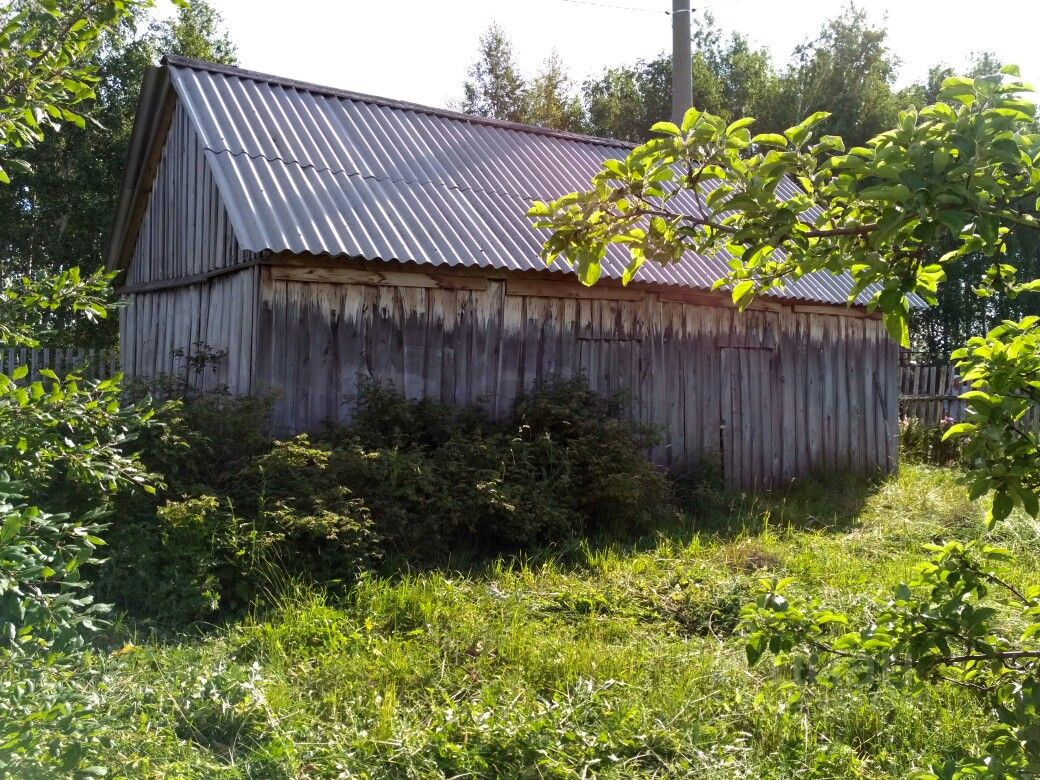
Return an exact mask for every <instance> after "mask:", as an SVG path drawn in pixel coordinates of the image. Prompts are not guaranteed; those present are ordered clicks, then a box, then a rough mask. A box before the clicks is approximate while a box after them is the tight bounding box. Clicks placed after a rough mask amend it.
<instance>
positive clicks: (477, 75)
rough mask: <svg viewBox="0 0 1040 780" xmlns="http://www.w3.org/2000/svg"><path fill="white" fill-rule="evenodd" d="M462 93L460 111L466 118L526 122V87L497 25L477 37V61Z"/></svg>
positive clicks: (510, 50) (508, 44) (502, 33)
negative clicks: (468, 116) (469, 116)
mask: <svg viewBox="0 0 1040 780" xmlns="http://www.w3.org/2000/svg"><path fill="white" fill-rule="evenodd" d="M462 91H463V99H462V110H463V111H465V112H466V113H467V114H473V115H475V116H483V117H488V118H490V119H505V120H508V121H510V122H524V121H526V120H527V114H528V112H527V85H526V83H525V82H524V78H523V76H521V75H520V71H519V69H518V68H517V65H516V62H515V60H514V57H513V45H512V44H511V43H510V42H509V39H508V38H507V37H506V34H505V32H503V30H502V28H501V27H499V26H498V25H497V24H493V25H492V26H491V27H489V28H488V30H487V32H485V33H484V34H483V35H482V36H481V38H480V48H479V55H478V59H477V61H476V62H475V63H473V65H472V66H471V67H470V69H469V79H468V80H467V81H466V83H465V84H463V87H462Z"/></svg>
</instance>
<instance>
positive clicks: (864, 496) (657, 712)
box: [96, 466, 1040, 778]
mask: <svg viewBox="0 0 1040 780" xmlns="http://www.w3.org/2000/svg"><path fill="white" fill-rule="evenodd" d="M825 487H826V489H825V490H820V489H819V488H813V487H806V488H804V489H801V490H798V491H795V492H791V493H788V494H785V495H777V496H772V497H768V498H737V499H735V500H734V503H733V505H732V506H731V507H730V508H729V509H726V510H723V508H722V507H721V506H720V505H716V506H714V507H713V508H710V509H709V511H708V512H707V513H706V514H705V515H698V514H696V513H695V514H694V515H693V516H692V517H687V518H686V519H685V521H684V522H680V523H675V524H672V525H670V526H666V527H664V528H662V529H660V531H659V532H657V533H651V534H648V535H647V536H645V537H644V538H643V539H642V540H640V541H637V542H634V543H626V544H601V545H593V544H582V543H579V544H575V545H572V546H570V547H568V548H566V549H564V550H562V551H561V554H560V555H558V556H553V555H551V554H550V555H542V556H537V555H534V556H531V557H529V558H526V559H524V558H515V557H514V558H508V559H506V558H498V559H494V560H493V561H491V562H489V563H488V564H486V565H485V566H483V567H471V568H470V569H468V570H467V571H466V572H465V573H462V572H459V571H454V570H451V569H435V570H429V571H424V572H413V573H410V574H408V573H398V574H397V575H396V576H392V577H391V576H378V575H364V576H362V577H361V578H360V580H359V581H358V582H357V584H356V585H355V586H354V587H353V588H351V589H349V590H348V591H344V592H341V593H339V594H330V593H328V592H327V591H325V590H323V589H319V588H315V587H313V586H312V585H306V584H303V583H301V582H299V581H294V580H290V579H284V578H283V579H278V580H276V581H274V582H272V583H271V590H272V593H273V594H275V598H274V601H273V603H272V605H271V606H269V607H265V608H256V609H254V610H252V611H251V612H250V614H249V615H247V616H246V617H244V618H243V619H241V620H240V621H237V622H235V623H232V624H230V625H225V626H224V627H222V628H213V629H209V630H205V629H201V628H196V629H195V630H194V631H193V632H190V633H187V634H182V635H180V636H178V637H176V638H171V637H169V636H166V637H165V638H164V639H163V640H162V641H156V640H155V639H153V638H150V636H149V633H148V631H147V628H146V627H144V626H142V625H141V624H139V623H138V624H135V623H129V622H128V623H125V624H122V625H119V626H117V627H116V628H115V629H114V630H113V631H112V634H111V637H110V640H109V641H110V643H111V647H112V648H113V650H115V652H116V654H117V655H116V656H113V655H107V654H104V655H99V656H97V658H96V663H97V664H98V673H99V674H100V675H102V676H103V677H104V679H105V681H106V691H105V697H104V698H105V700H106V702H107V703H106V706H107V708H108V712H109V714H110V715H111V716H112V717H113V718H116V719H118V720H119V721H121V722H124V723H129V724H133V728H132V729H129V730H128V731H126V732H125V733H123V734H121V735H120V736H119V738H118V739H117V740H116V743H115V744H114V745H113V748H112V753H111V755H112V757H113V761H114V763H115V765H116V767H115V768H117V769H118V770H120V771H122V772H124V773H125V774H126V775H128V776H133V777H199V778H201V777H206V778H210V777H218V778H260V777H263V778H336V777H371V778H384V777H415V778H426V777H592V776H599V777H705V778H735V777H747V778H791V777H813V778H848V777H869V778H881V777H891V778H904V777H908V776H911V775H912V773H913V771H914V770H915V769H919V768H924V767H926V766H927V765H928V764H929V763H930V762H932V761H935V760H937V759H942V758H944V757H955V756H957V755H959V754H961V753H962V752H965V751H968V752H970V751H971V750H973V749H974V748H975V747H976V746H975V745H974V740H975V739H976V737H977V735H979V734H980V733H981V732H982V724H984V723H985V722H986V717H987V716H986V713H985V712H983V711H982V708H981V707H980V705H979V704H978V703H977V702H976V701H975V700H974V699H973V697H972V696H971V695H970V694H968V693H965V691H964V690H963V689H958V688H955V687H953V686H950V687H948V688H946V687H939V688H936V689H934V690H930V691H927V692H925V693H924V694H923V695H922V696H915V695H912V694H911V693H910V692H902V693H900V692H897V691H894V690H893V689H882V690H878V691H874V692H872V691H869V690H856V689H849V690H847V691H830V692H820V693H819V694H817V695H807V696H806V697H805V698H803V699H802V700H801V701H799V702H788V700H787V697H786V694H785V693H784V692H783V691H782V690H780V689H779V685H780V684H781V683H782V682H783V680H782V678H781V677H780V676H779V675H777V674H775V673H774V672H772V671H770V670H769V669H768V668H756V669H755V670H753V671H752V670H749V669H748V668H747V666H746V663H745V661H744V657H743V652H744V651H743V646H742V641H741V638H740V637H739V636H737V635H735V633H734V630H735V627H736V625H737V619H738V613H739V609H740V607H741V605H742V604H743V603H745V602H746V600H747V597H748V593H749V592H750V590H751V589H752V587H753V586H754V583H755V581H756V580H757V579H758V578H760V577H763V576H771V575H786V576H793V577H796V578H797V580H798V581H799V582H800V583H801V587H802V588H804V589H806V590H807V591H808V592H811V593H813V594H814V595H816V596H818V597H819V598H820V599H821V600H823V601H826V602H827V603H830V604H834V605H835V606H836V607H839V608H845V609H849V610H852V611H853V612H854V611H855V610H857V609H862V608H864V607H865V606H866V605H869V604H870V603H871V602H872V600H874V599H875V598H876V597H877V595H878V594H879V593H881V592H883V591H884V590H886V589H887V588H888V587H890V586H891V585H892V584H894V583H896V582H898V581H901V580H902V579H903V578H905V577H906V576H907V574H908V572H909V570H910V569H911V568H912V567H913V566H914V565H916V563H917V562H918V560H919V553H918V550H919V545H920V544H922V543H924V542H928V541H931V540H933V539H935V538H938V537H939V536H942V537H949V536H954V537H957V536H964V537H970V536H972V535H973V534H975V533H976V530H977V523H978V522H979V515H980V510H979V507H978V506H976V505H975V504H974V503H972V502H970V501H968V500H967V499H966V497H965V495H964V493H963V491H962V489H961V488H960V487H959V486H958V485H957V484H956V481H955V479H954V476H953V475H952V474H951V473H950V472H948V471H944V470H939V469H935V468H932V467H925V466H908V467H905V468H904V469H903V471H902V473H901V475H900V476H899V477H898V478H894V479H892V480H891V481H888V482H886V483H884V484H881V485H879V486H876V487H875V488H873V489H868V488H863V487H862V486H860V487H857V486H853V485H849V484H845V485H844V486H843V485H841V484H839V483H835V484H831V485H827V486H825ZM1038 533H1040V531H1038V528H1037V527H1036V525H1035V524H1033V523H1031V522H1027V521H1025V520H1019V521H1015V522H1013V523H1011V524H1008V525H1007V526H1006V527H1005V528H1004V529H1003V530H1002V532H1001V538H1000V540H999V541H1000V543H1001V544H1003V545H1005V546H1008V547H1011V548H1012V549H1014V550H1015V552H1016V553H1017V556H1016V559H1015V560H1016V563H1015V568H1014V569H1013V570H1012V571H1010V572H1009V573H1008V574H1007V576H1008V577H1009V578H1011V579H1012V580H1013V581H1015V582H1017V583H1020V584H1021V583H1025V582H1035V581H1036V580H1037V572H1038V571H1040V567H1038V563H1040V561H1038V546H1037V541H1038V539H1037V537H1038ZM124 643H129V644H124ZM117 648H119V649H117Z"/></svg>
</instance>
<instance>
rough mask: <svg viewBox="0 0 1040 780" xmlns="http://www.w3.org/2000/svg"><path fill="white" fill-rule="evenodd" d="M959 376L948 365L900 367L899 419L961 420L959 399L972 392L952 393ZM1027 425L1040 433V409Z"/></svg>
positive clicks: (923, 364)
mask: <svg viewBox="0 0 1040 780" xmlns="http://www.w3.org/2000/svg"><path fill="white" fill-rule="evenodd" d="M956 379H957V372H956V371H955V370H954V367H953V366H952V365H950V364H948V363H941V364H927V363H908V364H905V365H901V366H900V367H899V416H900V417H903V418H908V417H911V418H917V419H918V420H920V421H921V422H923V423H926V424H929V425H938V424H939V422H940V421H941V420H942V419H943V417H946V416H947V415H949V416H951V417H953V418H955V419H958V420H959V419H962V418H963V416H964V406H965V404H964V402H963V401H957V400H956V397H957V396H958V395H960V394H961V393H963V392H964V391H966V390H968V389H970V388H969V387H968V386H967V385H962V386H961V387H960V388H957V389H953V390H951V388H953V386H954V383H955V381H956ZM1025 419H1026V422H1028V423H1029V425H1030V426H1032V427H1034V428H1037V429H1038V430H1040V409H1035V408H1034V409H1032V410H1031V411H1030V412H1029V413H1028V414H1027V415H1026V418H1025Z"/></svg>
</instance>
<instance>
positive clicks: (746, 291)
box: [732, 279, 755, 306]
mask: <svg viewBox="0 0 1040 780" xmlns="http://www.w3.org/2000/svg"><path fill="white" fill-rule="evenodd" d="M754 289H755V283H754V282H753V281H752V280H750V279H745V280H744V281H742V282H737V283H736V284H735V285H733V293H732V295H733V303H735V304H737V305H738V306H739V305H740V304H741V302H742V301H743V300H744V299H745V298H747V297H748V296H749V295H751V292H752V291H753V290H754Z"/></svg>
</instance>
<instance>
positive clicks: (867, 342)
mask: <svg viewBox="0 0 1040 780" xmlns="http://www.w3.org/2000/svg"><path fill="white" fill-rule="evenodd" d="M658 289H660V288H658ZM717 303H719V304H721V303H722V301H721V300H717ZM577 375H583V376H585V377H586V378H587V379H588V381H589V383H590V384H591V386H592V387H593V388H594V389H596V390H597V391H599V392H601V393H605V394H608V393H615V392H621V391H623V392H624V393H625V394H626V396H627V398H628V406H627V413H628V414H629V415H630V416H631V417H633V418H635V419H638V420H642V421H647V422H652V423H656V424H658V425H660V426H661V428H662V430H663V433H664V439H663V442H662V444H661V445H660V446H659V447H657V448H656V449H655V450H654V451H653V452H652V453H651V455H652V457H653V458H654V460H655V461H656V462H657V463H659V464H661V465H663V466H667V467H670V468H675V469H677V470H681V469H683V468H687V467H689V466H692V465H693V464H695V463H696V462H697V461H698V460H700V459H702V458H709V459H712V460H714V461H717V462H719V463H720V464H721V465H722V467H723V470H724V474H725V477H726V480H727V481H728V482H729V483H730V484H732V485H735V486H743V487H767V486H771V485H777V484H782V483H784V482H786V481H789V480H791V479H793V478H795V477H799V476H804V475H807V474H810V473H812V472H814V471H828V472H833V471H851V472H857V473H870V472H874V471H891V470H893V469H894V468H895V466H896V455H897V447H896V442H897V416H898V412H897V409H898V407H897V404H898V399H897V348H896V346H895V344H894V343H893V342H892V341H891V340H890V339H889V338H888V337H887V335H886V333H885V331H884V328H883V326H882V324H881V323H880V321H878V320H876V319H873V318H870V317H867V316H865V315H864V314H863V313H862V312H861V311H855V310H851V311H850V310H846V309H843V308H841V307H819V306H805V307H799V306H789V305H780V304H766V305H764V306H763V308H761V309H758V310H751V311H747V312H744V313H739V312H737V311H736V310H735V309H733V308H732V307H729V306H725V305H705V299H704V296H701V297H700V299H698V301H697V302H691V301H690V300H685V299H683V296H681V295H674V294H670V293H668V292H663V291H654V290H651V289H641V290H636V289H623V288H603V289H599V290H593V291H586V290H584V289H583V288H581V287H580V286H579V285H576V284H573V283H555V282H553V283H543V282H531V281H525V280H522V279H515V280H514V279H512V278H498V279H496V278H482V277H476V276H464V275H455V276H452V275H442V276H437V275H430V274H416V273H403V272H378V271H343V270H336V271H328V270H323V269H320V268H279V267H277V266H276V267H268V268H263V269H262V275H261V278H260V299H259V307H258V311H257V341H256V354H255V364H254V373H253V377H254V389H260V388H262V387H272V388H277V389H278V390H279V391H280V393H281V398H280V400H279V401H278V402H277V403H276V406H275V410H274V420H273V423H274V426H275V430H276V431H277V432H279V433H289V432H294V431H305V430H314V429H316V428H319V427H321V425H322V424H323V423H325V422H327V421H340V422H342V421H345V420H347V419H349V416H350V414H351V410H352V402H353V401H354V399H355V398H356V395H357V389H358V385H359V383H360V382H364V381H375V382H379V383H388V384H392V385H393V386H394V387H396V388H397V389H399V390H401V391H402V392H403V393H405V394H406V395H407V396H408V397H409V398H412V399H418V398H423V397H425V398H431V399H434V400H437V401H443V402H446V403H452V404H468V403H482V404H484V405H485V406H486V407H487V408H488V409H489V410H490V411H491V412H492V414H494V415H496V416H501V415H504V414H507V413H508V411H509V410H510V408H511V405H512V403H513V400H514V398H515V397H516V395H517V394H518V393H520V392H521V391H527V390H531V389H533V388H534V387H536V386H537V385H538V384H539V383H541V382H544V381H547V380H549V379H551V378H555V377H561V378H569V377H574V376H577Z"/></svg>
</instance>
